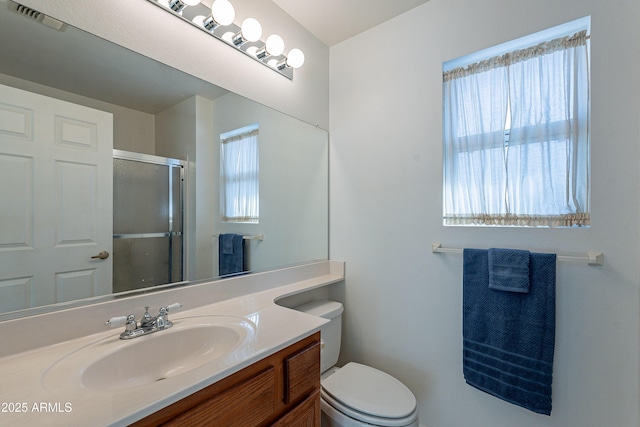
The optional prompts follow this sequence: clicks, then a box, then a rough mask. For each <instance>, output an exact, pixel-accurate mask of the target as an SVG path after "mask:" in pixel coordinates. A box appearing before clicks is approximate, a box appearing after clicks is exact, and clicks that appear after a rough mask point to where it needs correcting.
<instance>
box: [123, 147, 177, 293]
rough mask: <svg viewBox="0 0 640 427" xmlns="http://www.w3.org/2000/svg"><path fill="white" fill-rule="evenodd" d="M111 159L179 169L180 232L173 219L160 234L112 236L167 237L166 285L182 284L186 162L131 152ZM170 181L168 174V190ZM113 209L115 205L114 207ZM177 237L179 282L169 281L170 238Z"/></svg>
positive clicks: (171, 273)
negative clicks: (179, 243)
mask: <svg viewBox="0 0 640 427" xmlns="http://www.w3.org/2000/svg"><path fill="white" fill-rule="evenodd" d="M113 158H114V159H121V160H130V161H134V162H142V163H151V164H156V165H162V166H168V167H170V168H171V167H179V168H180V201H179V203H180V206H179V208H180V212H181V215H180V230H181V231H174V223H173V219H170V220H169V231H168V232H161V233H137V234H115V233H114V234H113V238H114V239H144V238H149V237H169V258H170V259H169V282H167V283H166V284H176V283H184V282H185V251H186V247H187V245H186V233H185V232H184V227H185V215H186V212H185V177H186V169H187V164H188V163H187V162H186V161H184V160H178V159H172V158H169V157H161V156H155V155H152V154H143V153H135V152H132V151H125V150H116V149H114V150H113ZM171 180H172V174H171V173H169V182H168V183H167V184H168V185H169V188H171ZM173 203H174V201H173V194H172V192H171V191H169V204H170V211H171V206H173ZM114 209H115V205H114ZM174 236H179V237H181V242H182V244H181V246H182V248H181V249H182V250H181V251H180V254H181V256H180V278H181V280H179V281H176V282H174V281H171V277H172V276H173V266H172V259H171V257H172V254H173V239H172V237H174ZM156 286H157V285H156Z"/></svg>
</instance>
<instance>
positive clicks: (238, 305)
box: [0, 261, 344, 427]
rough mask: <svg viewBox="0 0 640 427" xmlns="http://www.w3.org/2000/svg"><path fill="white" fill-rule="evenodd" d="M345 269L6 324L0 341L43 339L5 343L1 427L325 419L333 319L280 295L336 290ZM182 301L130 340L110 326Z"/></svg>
mask: <svg viewBox="0 0 640 427" xmlns="http://www.w3.org/2000/svg"><path fill="white" fill-rule="evenodd" d="M343 268H344V266H343V264H342V263H337V262H333V261H326V262H319V263H313V264H309V265H304V266H299V267H292V268H288V269H282V270H275V271H271V272H268V273H264V274H255V275H250V276H245V277H240V278H235V279H229V280H221V281H218V282H214V283H205V284H202V285H195V286H189V287H187V288H183V289H175V290H170V291H166V292H165V291H161V292H156V293H153V294H149V295H141V296H139V297H131V298H127V299H124V300H121V301H113V302H109V303H104V304H97V305H93V306H85V307H80V308H77V309H71V310H63V311H59V312H55V313H49V314H44V315H40V316H32V317H29V318H25V319H16V320H15V321H5V322H1V323H0V334H2V336H5V337H7V336H18V335H15V334H16V332H17V331H21V333H22V335H21V336H25V334H31V336H32V337H36V338H38V340H39V342H40V343H41V345H40V346H38V347H35V348H28V349H24V350H23V351H16V349H21V348H24V346H25V345H26V344H24V343H20V342H18V341H20V340H19V339H18V340H14V341H11V342H10V343H9V344H8V346H5V348H4V353H3V356H4V357H1V358H0V376H1V377H2V378H3V384H2V386H1V387H0V401H1V402H4V403H3V405H4V407H3V408H0V410H1V409H4V411H2V412H0V425H48V426H68V425H75V426H92V427H93V426H103V425H104V426H123V425H135V426H151V425H171V426H180V425H183V426H191V425H203V424H204V425H212V426H216V425H220V426H225V427H228V426H234V425H237V426H243V427H244V426H248V425H252V426H253V425H255V426H262V425H276V426H294V425H295V426H301V425H304V426H318V425H319V417H320V393H319V389H320V335H319V330H320V327H321V326H322V325H323V324H324V323H325V322H326V320H325V319H321V318H319V317H316V316H312V315H308V314H305V313H302V312H299V311H296V310H292V309H289V308H286V307H283V306H281V305H278V304H276V303H275V302H276V301H278V300H280V299H281V298H283V297H287V296H293V297H292V298H298V297H300V295H304V297H303V298H306V297H307V296H313V295H314V294H317V293H319V292H320V293H322V292H328V287H327V286H328V285H330V284H333V283H336V282H340V281H342V280H343V279H344V269H343ZM309 293H311V294H309ZM295 295H298V297H296V296H295ZM174 302H180V303H182V304H183V308H182V310H181V311H180V310H178V311H175V312H170V315H169V317H170V320H171V321H172V322H173V326H172V327H171V328H170V329H168V330H163V331H158V332H155V333H153V334H150V335H146V336H142V337H138V338H133V339H128V340H122V339H120V338H119V336H120V333H121V332H122V330H123V329H124V328H123V327H117V328H111V329H109V328H106V327H105V326H104V322H105V320H107V319H109V318H111V317H113V316H114V315H115V316H120V315H126V314H127V313H128V312H133V313H135V314H136V317H138V318H139V316H140V315H141V314H142V313H143V312H144V306H146V305H150V306H151V307H152V310H154V311H155V310H156V309H157V307H159V306H163V305H167V304H171V303H174ZM133 307H141V310H138V311H136V310H134V309H133ZM188 307H194V308H191V309H188ZM71 319H75V320H71ZM77 319H84V323H86V322H88V321H89V322H92V323H95V325H94V326H95V331H98V332H94V333H86V334H83V335H82V336H77V335H76V338H68V337H65V334H69V333H75V334H77V333H78V331H81V330H82V328H81V326H80V325H81V324H83V322H77ZM76 325H77V327H76ZM105 329H106V330H105ZM42 343H44V344H42ZM29 345H32V346H33V344H29ZM7 347H9V349H7ZM7 352H9V353H7ZM9 402H11V403H10V404H9Z"/></svg>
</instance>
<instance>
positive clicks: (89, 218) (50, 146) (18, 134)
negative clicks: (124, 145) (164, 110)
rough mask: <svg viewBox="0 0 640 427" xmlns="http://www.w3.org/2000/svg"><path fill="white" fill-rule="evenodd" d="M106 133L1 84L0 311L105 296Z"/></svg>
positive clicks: (63, 105) (96, 120) (78, 114)
mask: <svg viewBox="0 0 640 427" xmlns="http://www.w3.org/2000/svg"><path fill="white" fill-rule="evenodd" d="M112 127H113V118H112V115H111V114H110V113H106V112H103V111H98V110H94V109H91V108H87V107H84V106H80V105H76V104H71V103H68V102H64V101H60V100H57V99H54V98H49V97H45V96H42V95H37V94H34V93H31V92H26V91H23V90H19V89H15V88H12V87H8V86H3V85H0V200H2V201H3V202H2V209H0V312H6V311H13V310H20V309H24V308H29V307H36V306H40V305H47V304H54V303H57V302H62V301H69V300H73V299H77V298H85V297H91V296H95V295H102V294H106V293H110V292H111V291H112V284H111V281H112V262H111V257H110V258H107V259H92V258H91V257H92V256H94V255H96V254H98V253H99V252H100V251H103V250H105V251H109V252H112V230H113V226H112V221H113V220H112V215H113V213H112V211H113V207H112V204H113V200H112V198H113V182H112V170H111V168H112V153H113V151H112V150H113V128H112Z"/></svg>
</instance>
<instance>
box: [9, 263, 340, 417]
mask: <svg viewBox="0 0 640 427" xmlns="http://www.w3.org/2000/svg"><path fill="white" fill-rule="evenodd" d="M342 278H343V276H342V277H340V276H335V275H328V276H323V277H318V278H315V279H311V280H303V281H300V282H295V283H290V284H287V285H284V286H275V287H270V288H269V289H266V290H264V291H258V292H251V293H248V294H245V295H242V296H236V297H233V298H230V299H226V300H222V301H219V302H216V303H213V304H209V305H206V306H202V307H198V308H194V309H191V310H185V308H187V307H184V308H183V310H182V311H177V312H175V313H171V315H170V319H171V320H172V321H175V322H176V324H178V321H179V320H180V319H181V318H187V317H193V316H211V315H216V316H217V315H224V316H234V317H243V318H246V319H248V320H250V321H251V322H253V323H254V324H255V325H256V328H255V334H254V336H253V337H252V338H251V341H250V342H249V343H248V344H247V347H246V348H245V350H243V351H242V352H239V354H238V355H237V358H235V360H233V361H231V362H228V361H227V362H226V363H225V364H218V363H213V362H212V363H207V364H205V365H202V366H200V367H198V368H196V369H193V370H191V371H189V372H185V373H183V374H181V375H177V376H174V377H170V378H167V379H165V380H163V381H160V382H154V383H151V384H147V385H142V386H137V387H131V388H124V389H119V390H109V391H101V390H90V389H88V388H85V387H83V386H81V385H79V384H73V383H72V382H70V383H69V384H67V385H64V386H62V385H61V386H60V387H56V389H55V390H53V391H52V390H50V389H47V388H45V387H44V386H43V377H44V375H45V373H46V372H47V369H48V368H49V367H51V366H52V365H53V364H54V363H55V362H56V361H58V360H60V359H61V358H63V357H65V356H67V355H68V354H70V353H72V352H73V351H75V350H77V349H79V348H82V347H83V346H87V345H90V344H91V343H94V342H96V341H99V340H103V341H102V343H101V345H105V344H106V345H107V347H108V345H110V344H109V343H111V344H113V345H114V346H115V345H117V344H118V343H119V342H120V343H121V342H122V341H121V340H119V335H120V332H122V330H124V328H123V327H118V328H114V329H110V330H107V331H105V332H100V333H95V334H91V335H87V336H83V337H80V338H77V339H72V340H67V341H63V342H60V343H56V344H52V345H47V346H45V347H41V348H36V349H33V350H29V351H25V352H20V353H17V354H13V355H9V356H6V357H3V358H0V378H1V379H2V380H1V383H0V384H1V386H0V405H1V406H0V425H3V426H4V425H7V426H9V425H10V426H14V425H15V426H23V427H28V426H41V425H46V426H65V427H66V426H69V425H73V426H92V427H93V426H102V425H105V426H123V425H127V424H129V423H131V422H134V421H136V420H138V419H141V418H143V417H145V416H147V415H149V414H151V413H153V412H155V411H157V410H159V409H161V408H163V407H165V406H167V405H169V404H171V403H173V402H176V401H178V400H180V399H182V398H184V397H186V396H188V395H190V394H192V393H194V392H196V391H198V390H200V389H202V388H204V387H206V386H208V385H210V384H213V383H214V382H216V381H218V380H220V379H222V378H224V377H226V376H228V375H230V374H232V373H235V372H237V371H239V370H241V369H242V368H245V367H247V366H249V365H251V364H252V363H254V362H256V361H258V360H260V359H262V358H264V357H266V356H268V355H271V354H273V353H275V352H277V351H279V350H281V349H283V348H285V347H287V346H288V345H290V344H292V343H294V342H296V341H298V340H300V339H302V338H304V337H306V336H308V335H310V334H312V333H314V332H316V331H318V330H319V328H320V326H321V325H322V324H324V323H325V322H327V320H325V319H321V318H319V317H314V316H310V315H307V314H304V313H301V312H297V311H295V310H292V309H288V308H285V307H281V306H279V305H277V304H275V302H274V301H275V300H277V299H278V298H280V297H283V296H286V295H291V294H296V293H300V292H304V291H306V290H309V289H315V288H318V287H321V286H325V285H328V284H331V283H335V282H337V281H340V280H342ZM171 302H174V301H170V302H169V303H171ZM163 332H164V331H159V332H157V333H154V334H152V335H149V336H148V337H154V339H159V338H160V337H161V334H162V333H163ZM148 337H141V338H134V339H133V340H130V341H131V342H133V341H135V340H139V339H145V338H148ZM5 339H6V337H5ZM247 348H248V349H249V350H247ZM144 357H162V355H161V354H152V355H145V356H144ZM144 357H141V359H140V360H133V361H132V363H140V364H142V363H144ZM78 369H80V367H78Z"/></svg>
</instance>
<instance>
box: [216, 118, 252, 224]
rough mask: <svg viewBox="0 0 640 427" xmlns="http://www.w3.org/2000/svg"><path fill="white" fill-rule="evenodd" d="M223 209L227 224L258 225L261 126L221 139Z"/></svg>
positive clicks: (224, 219) (230, 134) (249, 127)
mask: <svg viewBox="0 0 640 427" xmlns="http://www.w3.org/2000/svg"><path fill="white" fill-rule="evenodd" d="M220 142H221V148H220V150H221V152H220V182H221V184H220V185H221V188H220V198H221V200H220V206H221V208H222V221H224V222H248V223H257V222H258V213H259V209H258V206H259V204H258V202H259V197H258V190H259V186H258V126H257V125H254V126H248V127H245V128H242V129H238V130H236V131H233V132H228V133H226V134H223V135H221V136H220Z"/></svg>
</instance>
